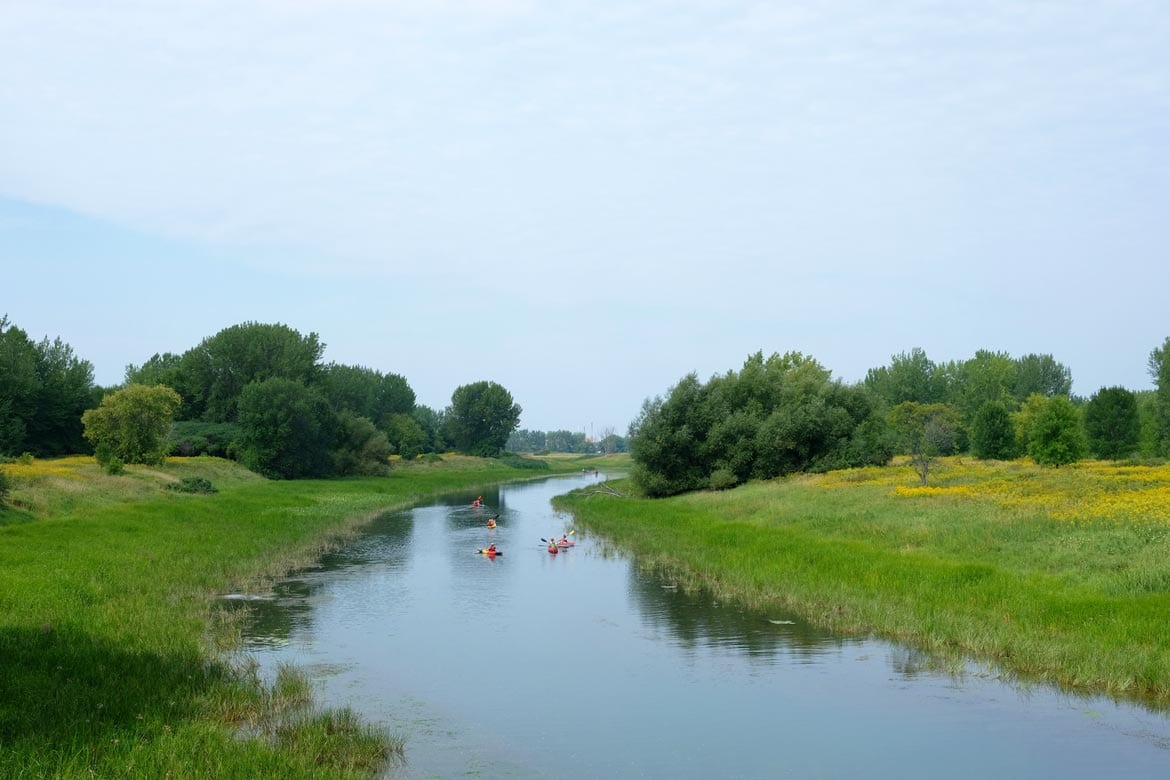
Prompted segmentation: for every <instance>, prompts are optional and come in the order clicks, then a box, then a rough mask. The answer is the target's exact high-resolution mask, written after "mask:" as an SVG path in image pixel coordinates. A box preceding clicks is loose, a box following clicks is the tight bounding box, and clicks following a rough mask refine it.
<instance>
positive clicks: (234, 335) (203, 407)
mask: <svg viewBox="0 0 1170 780" xmlns="http://www.w3.org/2000/svg"><path fill="white" fill-rule="evenodd" d="M324 349H325V345H324V344H321V343H320V341H318V339H317V334H316V333H310V334H309V335H308V336H302V335H301V334H300V333H298V332H297V331H295V330H293V329H292V328H290V327H288V326H287V325H280V324H276V325H266V324H261V323H258V322H245V323H242V324H240V325H233V326H231V327H229V328H225V329H223V330H221V331H220V332H219V333H217V334H215V335H214V336H211V337H210V338H206V339H204V340H203V341H202V342H201V343H200V344H199V346H197V347H195V348H193V349H190V350H188V351H187V352H185V353H183V357H182V360H181V362H180V369H179V377H178V380H177V381H178V383H179V385H180V386H179V388H178V389H179V392H180V393H181V394H182V395H183V397H184V401H185V402H186V404H187V406H186V408H185V410H184V411H185V412H187V413H188V414H190V415H192V416H193V417H197V418H199V419H203V420H205V421H207V422H235V421H236V419H237V416H238V405H239V401H240V396H241V394H242V393H243V390H244V388H245V387H246V386H247V385H249V384H251V383H253V382H263V381H265V380H267V379H274V378H280V379H288V380H291V381H294V382H299V383H301V384H313V383H315V382H316V381H317V379H318V377H319V375H320V372H321V366H320V360H321V355H322V353H323V352H324Z"/></svg>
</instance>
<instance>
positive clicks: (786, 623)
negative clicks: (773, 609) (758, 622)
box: [768, 620, 796, 626]
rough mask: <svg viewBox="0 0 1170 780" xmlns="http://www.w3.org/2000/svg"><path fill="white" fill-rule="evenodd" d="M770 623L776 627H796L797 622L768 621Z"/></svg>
mask: <svg viewBox="0 0 1170 780" xmlns="http://www.w3.org/2000/svg"><path fill="white" fill-rule="evenodd" d="M768 622H769V623H771V624H773V625H776V626H795V625H796V621H795V620H768Z"/></svg>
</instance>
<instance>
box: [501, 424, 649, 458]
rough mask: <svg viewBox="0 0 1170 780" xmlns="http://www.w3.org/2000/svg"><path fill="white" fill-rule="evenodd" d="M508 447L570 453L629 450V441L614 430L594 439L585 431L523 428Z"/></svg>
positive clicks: (512, 437)
mask: <svg viewBox="0 0 1170 780" xmlns="http://www.w3.org/2000/svg"><path fill="white" fill-rule="evenodd" d="M507 449H508V451H509V452H532V453H536V454H544V453H550V452H568V453H580V454H591V453H604V454H607V455H609V454H613V453H615V452H628V451H629V442H628V441H627V440H626V438H625V437H624V436H619V435H617V434H616V433H614V432H613V431H612V430H606V431H604V432H603V433H602V436H601V438H599V439H592V438H590V437H588V436H586V435H585V432H584V431H566V430H560V431H530V430H528V429H527V428H522V429H520V430H518V431H515V432H513V433H512V435H511V436H509V437H508V445H507Z"/></svg>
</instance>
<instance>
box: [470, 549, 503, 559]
mask: <svg viewBox="0 0 1170 780" xmlns="http://www.w3.org/2000/svg"><path fill="white" fill-rule="evenodd" d="M476 552H477V553H479V554H481V555H486V556H487V557H489V558H495V557H496V556H497V555H503V554H504V551H503V550H488V549H487V548H484V549H482V550H476Z"/></svg>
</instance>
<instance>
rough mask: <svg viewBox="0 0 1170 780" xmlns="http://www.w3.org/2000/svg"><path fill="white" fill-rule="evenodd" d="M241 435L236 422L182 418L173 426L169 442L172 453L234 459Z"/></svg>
mask: <svg viewBox="0 0 1170 780" xmlns="http://www.w3.org/2000/svg"><path fill="white" fill-rule="evenodd" d="M240 435H241V434H240V426H239V425H237V424H236V423H209V422H203V421H201V420H180V421H178V422H176V423H175V424H174V425H173V426H172V427H171V432H170V435H168V436H167V442H168V443H169V444H170V447H171V454H172V455H182V456H184V457H191V456H194V455H211V456H212V457H216V458H231V459H233V460H234V459H235V457H234V456H235V451H236V444H237V442H238V441H239V439H240Z"/></svg>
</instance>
